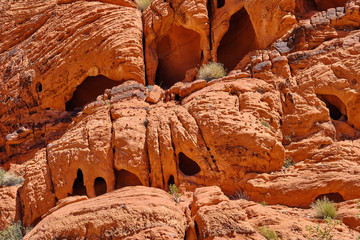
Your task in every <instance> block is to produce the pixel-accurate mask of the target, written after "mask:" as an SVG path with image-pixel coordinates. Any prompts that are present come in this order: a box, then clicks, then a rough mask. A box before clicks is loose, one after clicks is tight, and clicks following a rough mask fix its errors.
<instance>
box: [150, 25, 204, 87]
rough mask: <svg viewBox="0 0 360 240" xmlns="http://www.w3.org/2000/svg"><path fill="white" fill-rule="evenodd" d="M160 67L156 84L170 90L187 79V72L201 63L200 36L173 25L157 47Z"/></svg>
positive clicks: (157, 71)
mask: <svg viewBox="0 0 360 240" xmlns="http://www.w3.org/2000/svg"><path fill="white" fill-rule="evenodd" d="M156 51H157V56H158V67H157V70H156V79H155V83H156V84H157V85H159V86H161V87H162V88H165V89H166V88H170V87H171V86H172V85H174V84H175V83H176V82H179V81H182V80H184V78H185V74H186V71H187V70H189V69H191V68H194V67H196V66H197V65H198V64H200V63H201V49H200V35H199V34H198V33H197V32H195V31H193V30H190V29H187V28H184V27H182V26H178V25H173V26H172V27H171V28H170V30H169V31H168V33H167V34H166V35H165V36H164V37H162V38H161V39H160V40H159V41H158V43H157V47H156Z"/></svg>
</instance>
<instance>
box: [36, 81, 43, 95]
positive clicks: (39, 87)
mask: <svg viewBox="0 0 360 240" xmlns="http://www.w3.org/2000/svg"><path fill="white" fill-rule="evenodd" d="M36 91H37V92H38V93H41V92H42V84H41V82H38V83H37V84H36Z"/></svg>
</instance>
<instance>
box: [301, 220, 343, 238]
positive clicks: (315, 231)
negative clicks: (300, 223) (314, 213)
mask: <svg viewBox="0 0 360 240" xmlns="http://www.w3.org/2000/svg"><path fill="white" fill-rule="evenodd" d="M325 223H326V225H325V227H323V228H321V227H320V224H318V225H317V226H316V227H312V226H308V225H306V226H305V227H306V230H307V231H308V234H305V237H306V238H307V239H309V240H331V239H333V237H334V236H333V231H334V229H335V227H336V226H337V225H339V224H340V220H334V219H332V218H331V217H326V218H325Z"/></svg>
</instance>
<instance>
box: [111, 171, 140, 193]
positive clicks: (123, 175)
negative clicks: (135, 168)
mask: <svg viewBox="0 0 360 240" xmlns="http://www.w3.org/2000/svg"><path fill="white" fill-rule="evenodd" d="M115 177H116V179H115V189H119V188H122V187H127V186H138V185H142V183H141V181H140V179H139V178H138V177H137V176H136V175H135V174H133V173H132V172H129V171H127V170H125V169H121V170H120V171H117V170H116V171H115Z"/></svg>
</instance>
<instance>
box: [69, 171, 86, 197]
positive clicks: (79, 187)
mask: <svg viewBox="0 0 360 240" xmlns="http://www.w3.org/2000/svg"><path fill="white" fill-rule="evenodd" d="M80 195H87V193H86V187H85V185H84V175H83V173H82V171H81V169H80V168H79V169H78V171H77V176H76V179H75V181H74V184H73V192H72V194H70V196H80Z"/></svg>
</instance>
